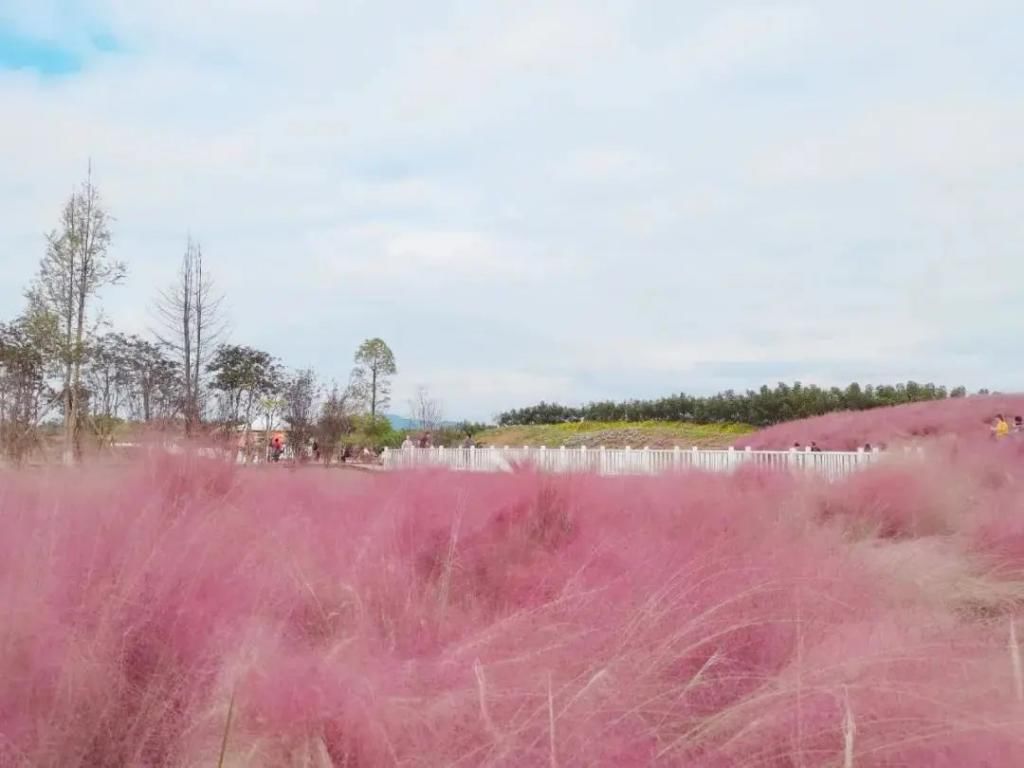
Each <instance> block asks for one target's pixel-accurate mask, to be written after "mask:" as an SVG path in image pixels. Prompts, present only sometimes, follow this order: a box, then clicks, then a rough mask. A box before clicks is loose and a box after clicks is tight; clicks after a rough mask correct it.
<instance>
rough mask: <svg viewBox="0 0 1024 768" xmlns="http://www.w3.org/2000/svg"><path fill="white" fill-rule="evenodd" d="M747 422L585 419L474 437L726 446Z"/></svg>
mask: <svg viewBox="0 0 1024 768" xmlns="http://www.w3.org/2000/svg"><path fill="white" fill-rule="evenodd" d="M751 429H752V428H751V427H748V426H746V425H745V424H693V423H690V422H682V421H680V422H671V421H641V422H626V421H584V422H573V423H569V424H538V425H533V426H520V427H496V428H493V429H488V430H486V431H484V432H481V433H480V434H479V435H477V436H476V437H475V439H476V440H478V441H479V442H481V443H482V444H483V445H497V446H502V445H508V446H524V445H528V446H541V445H546V446H549V447H555V446H562V445H565V446H567V447H569V448H578V447H581V446H586V447H588V448H598V447H600V446H602V445H603V446H605V447H606V448H625V447H626V446H630V447H632V448H643V447H644V446H646V447H648V448H673V447H675V446H677V445H678V446H680V447H684V448H690V447H692V446H695V445H696V446H698V447H701V448H727V447H728V446H729V445H730V444H732V442H733V441H734V440H735V439H736V438H737V437H738V436H740V435H745V434H747V433H749V432H750V431H751Z"/></svg>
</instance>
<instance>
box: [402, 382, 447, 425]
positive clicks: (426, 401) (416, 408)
mask: <svg viewBox="0 0 1024 768" xmlns="http://www.w3.org/2000/svg"><path fill="white" fill-rule="evenodd" d="M409 414H410V416H411V417H412V420H413V421H414V422H415V423H416V426H417V427H419V428H420V429H423V430H426V431H427V432H434V431H436V430H437V429H438V428H439V427H440V426H441V421H442V420H443V419H444V409H443V407H442V406H441V401H440V400H438V399H437V398H436V397H432V396H431V394H430V390H429V389H427V388H426V387H424V386H419V387H417V388H416V396H415V397H414V398H413V399H412V400H410V401H409Z"/></svg>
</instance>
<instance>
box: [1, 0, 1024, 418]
mask: <svg viewBox="0 0 1024 768" xmlns="http://www.w3.org/2000/svg"><path fill="white" fill-rule="evenodd" d="M1022 36H1024V15H1022V13H1021V10H1020V5H1019V0H1006V1H1005V2H1002V1H1000V0H976V1H975V2H973V3H964V2H952V1H950V0H929V1H928V2H924V1H915V0H908V2H903V3H891V2H881V0H864V1H863V2H859V3H850V2H832V1H831V0H817V1H816V2H788V3H774V2H770V0H765V1H763V2H725V1H722V0H720V1H718V2H705V1H704V0H664V1H663V0H647V1H646V2H640V1H637V2H629V1H628V0H604V1H603V2H600V3H598V2H585V1H584V0H545V1H544V2H533V1H532V0H518V1H517V2H493V1H492V2H482V1H480V0H474V1H472V2H448V0H431V2H418V1H414V0H408V1H407V2H397V1H392V0H379V1H378V2H370V1H369V0H348V2H345V1H344V0H331V1H328V0H177V1H176V2H166V1H165V0H160V1H159V2H157V1H156V0H92V1H87V0H0V115H2V117H3V119H2V120H0V212H2V213H0V222H2V226H0V275H2V279H0V304H2V306H3V307H4V308H5V314H7V315H13V314H14V313H16V312H17V311H18V309H19V307H20V303H21V292H22V289H23V287H24V284H25V283H26V282H27V281H28V280H29V279H30V278H31V276H32V274H33V273H34V271H35V269H36V265H37V262H38V259H39V256H40V254H41V252H42V250H43V245H44V239H43V235H44V233H45V232H46V231H48V230H50V229H51V228H52V227H53V226H54V224H55V223H56V218H57V213H58V211H59V208H60V205H61V202H62V200H63V199H64V198H65V197H66V196H67V194H68V193H69V192H70V191H71V189H72V188H73V186H74V184H75V183H76V182H77V181H79V180H80V179H81V178H82V177H83V176H84V174H85V169H86V164H87V161H88V159H89V158H92V162H93V167H94V176H95V180H96V181H97V183H98V185H99V187H100V189H101V191H102V193H103V195H104V197H105V200H106V202H107V204H108V207H109V208H110V210H111V212H112V214H113V215H114V216H115V217H116V224H115V228H114V236H115V240H114V252H115V255H116V256H117V257H118V258H120V259H122V260H124V261H126V262H127V263H128V265H129V269H130V278H129V280H128V281H127V283H126V284H125V285H124V286H122V287H118V288H113V289H110V290H108V291H106V293H105V294H104V296H103V300H104V304H105V307H106V313H107V315H108V316H109V317H110V318H111V320H112V321H113V322H114V323H115V324H116V325H118V326H120V327H122V328H124V329H126V330H131V331H137V332H145V331H146V329H147V327H149V326H150V325H151V324H152V321H151V316H150V311H151V310H150V307H151V305H152V301H153V297H154V294H155V293H156V291H157V289H158V288H159V287H160V286H162V285H164V284H166V283H168V282H169V281H170V280H171V278H172V276H173V273H174V270H175V267H176V264H177V262H178V259H179V258H180V254H181V252H182V250H183V247H184V243H185V239H186V237H187V235H188V234H189V233H191V234H192V235H193V236H194V237H196V238H198V239H199V240H201V242H202V244H203V249H204V253H205V254H206V257H207V261H208V264H209V266H210V268H211V269H212V271H213V272H214V273H215V276H216V280H217V283H218V285H219V287H220V288H221V289H222V290H223V292H224V293H225V294H226V295H227V302H228V305H229V316H230V322H231V326H232V338H233V340H234V341H236V342H238V343H244V344H250V345H253V346H258V347H262V348H265V349H267V350H269V351H272V352H273V353H275V354H276V355H278V356H279V357H280V358H281V359H282V360H283V361H284V362H285V363H286V364H288V365H290V366H296V367H297V366H307V365H311V366H314V367H316V368H317V369H318V370H319V371H320V372H321V374H322V375H323V377H324V378H326V379H331V378H338V379H340V380H344V379H345V378H346V376H347V372H348V369H349V367H350V366H351V357H352V353H353V351H354V350H355V348H356V346H357V345H358V344H359V342H360V341H361V340H362V339H364V338H366V337H368V336H382V337H383V338H384V339H386V340H387V341H388V342H389V343H390V345H391V346H392V348H393V349H394V351H395V354H396V356H397V359H398V363H399V368H400V375H399V377H398V379H397V380H396V382H395V395H394V401H395V402H394V406H393V408H392V410H393V411H395V412H398V413H404V412H405V411H406V406H405V402H406V400H407V398H408V397H409V395H410V394H411V392H412V391H413V390H414V389H415V387H416V386H417V385H419V384H423V385H427V386H429V387H430V388H431V389H432V390H433V392H434V393H435V394H436V395H438V396H439V397H441V398H442V399H443V400H444V402H445V406H446V412H447V414H448V415H449V416H452V417H470V418H487V417H489V416H491V415H493V414H494V413H496V412H497V411H499V410H502V409H504V408H506V407H511V406H516V405H524V404H529V403H532V402H535V401H537V400H540V399H542V398H543V399H547V400H558V401H562V402H579V401H587V400H590V399H596V398H626V397H633V396H637V397H643V396H654V395H660V394H667V393H669V392H673V391H679V390H685V391H688V392H700V393H704V392H712V391H716V390H719V389H722V388H726V387H733V388H737V389H741V388H745V387H748V386H758V385H760V384H762V383H766V382H767V383H771V382H774V381H777V380H779V379H785V380H793V379H801V380H803V381H805V382H817V383H821V384H837V383H846V382H848V381H850V380H859V381H861V382H862V383H865V382H877V381H884V380H893V379H906V378H916V379H918V380H935V381H937V382H940V383H947V384H950V385H956V384H961V383H962V384H965V385H967V386H968V387H970V388H977V387H982V386H988V387H993V388H1001V389H1007V390H1010V389H1020V388H1021V382H1022V380H1024V379H1022V377H1024V350H1022V349H1021V348H1020V345H1019V341H1020V340H1021V339H1022V338H1024V333H1022V332H1024V312H1022V311H1024V304H1022V302H1021V298H1022V297H1024V262H1022V246H1024V215H1022V214H1021V211H1022V208H1021V206H1022V205H1024V52H1022V51H1024V49H1022V47H1021V44H1020V41H1021V38H1022Z"/></svg>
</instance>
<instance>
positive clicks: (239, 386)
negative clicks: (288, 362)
mask: <svg viewBox="0 0 1024 768" xmlns="http://www.w3.org/2000/svg"><path fill="white" fill-rule="evenodd" d="M206 370H207V372H208V373H210V374H212V375H213V379H212V380H211V382H210V386H211V387H212V388H213V389H215V390H217V391H218V392H220V393H221V396H222V406H223V407H222V413H223V415H224V417H225V421H226V422H227V424H228V425H229V426H232V427H237V426H238V425H239V424H241V425H242V427H243V430H244V442H245V455H246V457H248V456H249V448H250V439H251V432H252V419H253V414H254V413H255V410H256V407H257V405H258V404H259V403H260V401H261V400H262V399H264V398H267V397H270V396H271V395H274V394H275V393H276V392H277V391H278V389H279V387H280V382H281V366H280V364H279V363H278V362H277V360H276V359H275V358H274V357H273V356H272V355H270V353H268V352H264V351H262V350H259V349H253V348H252V347H246V346H239V345H235V344H221V345H220V346H219V347H217V349H216V351H215V352H214V354H213V359H212V360H211V361H210V363H209V365H207V367H206Z"/></svg>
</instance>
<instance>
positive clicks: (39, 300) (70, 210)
mask: <svg viewBox="0 0 1024 768" xmlns="http://www.w3.org/2000/svg"><path fill="white" fill-rule="evenodd" d="M109 224H110V217H109V216H108V214H107V212H106V210H105V209H104V207H103V204H102V201H101V200H100V195H99V192H98V191H97V189H96V187H95V186H93V183H92V165H91V164H90V166H89V175H88V176H87V177H86V180H85V182H84V183H83V184H82V186H81V187H80V188H79V189H78V190H77V191H75V192H73V193H72V194H71V197H70V198H68V200H67V202H66V203H65V204H64V209H63V210H62V211H61V216H60V223H59V224H58V226H57V229H55V230H54V231H53V232H51V233H50V234H49V235H47V238H46V255H45V256H44V257H43V258H42V260H41V262H40V265H39V276H38V277H37V278H36V281H35V283H34V284H33V286H32V287H31V288H30V289H29V292H28V298H29V301H30V302H31V303H32V305H34V307H35V308H36V310H38V311H46V312H49V313H52V314H53V315H54V316H56V318H57V321H58V324H59V325H58V327H59V332H58V335H57V339H56V359H57V362H58V363H59V366H60V369H61V371H60V372H61V383H62V386H63V390H62V393H61V394H62V399H63V410H64V462H65V463H71V462H73V461H74V459H75V457H76V456H77V455H79V453H80V448H81V444H80V433H81V430H80V425H81V422H82V405H83V404H82V403H81V402H80V401H81V400H82V397H81V394H82V387H81V376H82V363H83V361H84V359H85V350H86V345H87V342H88V341H89V337H90V336H91V335H92V329H91V328H90V327H89V322H90V319H91V311H92V309H93V306H92V302H93V300H94V298H95V296H96V294H97V293H98V292H99V290H100V289H101V288H102V287H103V286H105V285H113V284H116V283H118V282H120V280H121V278H122V277H123V276H124V265H123V264H121V263H120V262H117V261H113V260H111V259H110V258H109V256H108V253H107V251H108V249H109V247H110V240H111V237H110V226H109Z"/></svg>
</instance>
